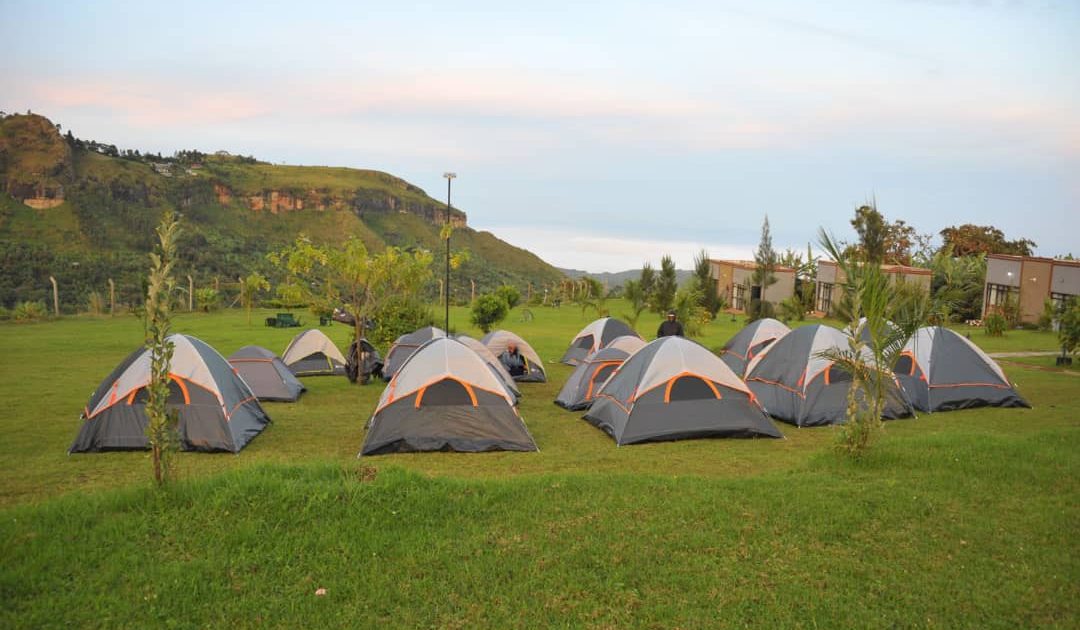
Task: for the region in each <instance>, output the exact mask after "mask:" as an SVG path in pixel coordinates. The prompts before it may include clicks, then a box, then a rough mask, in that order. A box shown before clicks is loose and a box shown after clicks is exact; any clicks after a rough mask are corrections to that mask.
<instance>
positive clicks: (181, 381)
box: [169, 372, 191, 405]
mask: <svg viewBox="0 0 1080 630" xmlns="http://www.w3.org/2000/svg"><path fill="white" fill-rule="evenodd" d="M169 378H171V379H172V380H174V381H176V384H177V385H179V386H180V393H182V394H183V395H184V404H185V405H190V404H191V393H189V392H188V388H187V383H186V382H185V381H184V379H183V378H181V377H179V376H177V375H176V374H173V373H171V372H170V373H169Z"/></svg>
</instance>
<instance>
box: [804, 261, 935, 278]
mask: <svg viewBox="0 0 1080 630" xmlns="http://www.w3.org/2000/svg"><path fill="white" fill-rule="evenodd" d="M818 265H819V266H820V265H831V266H833V267H837V266H839V265H837V264H836V261H835V260H819V261H818ZM881 270H882V271H884V272H885V273H902V274H904V275H909V276H929V275H933V273H934V272H933V271H931V270H929V269H925V268H923V267H912V266H909V265H881Z"/></svg>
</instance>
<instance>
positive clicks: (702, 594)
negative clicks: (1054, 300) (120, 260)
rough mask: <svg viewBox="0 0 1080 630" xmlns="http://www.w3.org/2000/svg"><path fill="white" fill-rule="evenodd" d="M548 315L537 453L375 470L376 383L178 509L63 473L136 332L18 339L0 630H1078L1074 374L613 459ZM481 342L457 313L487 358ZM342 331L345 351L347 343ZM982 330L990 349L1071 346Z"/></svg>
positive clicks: (645, 327)
mask: <svg viewBox="0 0 1080 630" xmlns="http://www.w3.org/2000/svg"><path fill="white" fill-rule="evenodd" d="M608 306H609V308H611V310H612V314H613V315H616V316H618V315H619V314H620V312H621V311H622V310H625V307H622V306H621V305H620V304H619V303H618V302H609V303H608ZM268 313H269V312H265V313H264V312H256V313H255V314H254V315H253V322H254V323H253V324H252V325H250V326H249V325H248V324H247V323H246V321H245V316H244V315H243V314H242V313H238V312H227V313H221V314H214V315H181V316H179V317H178V318H177V320H176V322H175V326H174V328H175V330H177V331H179V332H186V333H190V334H193V335H195V336H197V337H199V338H201V339H203V340H205V341H207V342H208V343H210V344H211V345H213V346H214V347H216V348H217V349H218V350H219V351H221V352H222V353H223V354H225V355H228V354H230V353H231V352H232V351H234V350H235V349H237V348H239V347H240V346H242V345H247V344H249V343H257V344H260V345H265V346H266V347H268V348H270V349H272V350H275V351H277V352H281V351H282V350H284V347H285V345H286V343H287V342H288V340H289V339H290V338H291V336H292V334H294V333H295V332H297V330H296V329H294V330H292V331H286V330H276V329H270V328H265V327H263V326H261V325H260V324H259V322H261V321H262V318H263V317H265V316H266V314H268ZM532 313H533V314H534V318H533V319H532V321H528V322H524V321H522V318H521V313H520V311H519V310H518V311H514V312H513V313H511V315H510V317H508V318H507V320H506V321H505V322H504V323H503V327H505V328H508V329H511V330H514V331H516V332H518V333H519V334H521V335H522V336H523V337H525V338H526V339H527V340H528V341H530V343H531V344H532V345H533V346H534V347H535V348H536V349H537V351H538V352H539V353H540V355H541V356H542V357H543V358H544V359H545V361H549V363H548V365H547V366H546V367H547V369H548V378H549V382H548V383H546V384H536V385H533V384H525V385H523V386H522V390H523V393H524V399H523V401H522V403H521V415H522V417H523V418H524V420H525V421H526V423H527V424H528V426H529V430H530V431H531V432H532V434H533V436H534V438H535V439H536V442H537V443H538V445H539V446H540V452H539V453H486V454H452V453H430V454H413V455H392V456H382V457H374V458H364V459H362V460H357V459H356V453H357V452H358V451H359V449H360V446H361V444H362V442H363V438H364V430H363V426H364V422H365V421H366V420H367V418H368V416H369V415H370V413H371V411H372V410H373V407H374V405H375V401H376V399H377V398H378V396H379V394H380V392H381V386H379V385H370V386H367V387H358V386H351V385H349V384H348V383H347V381H346V380H345V379H343V378H327V377H322V378H309V379H306V381H305V384H306V385H307V386H308V387H309V391H308V393H307V394H305V395H304V397H303V398H302V399H301V401H300V403H298V404H293V405H289V404H274V403H268V404H267V405H266V408H267V411H268V413H269V414H270V415H271V417H272V418H273V420H274V422H273V424H272V425H271V426H270V427H268V428H267V429H266V430H265V431H264V432H263V434H262V435H260V436H259V437H257V438H256V439H255V440H254V441H253V442H252V443H251V444H250V445H249V446H248V447H247V448H246V449H245V450H244V451H243V452H241V453H240V454H239V455H207V454H187V453H181V454H179V455H177V456H176V465H177V470H178V472H179V476H180V478H181V480H180V481H179V482H178V483H175V484H173V486H172V487H170V488H169V489H168V490H166V491H164V492H162V491H157V490H154V489H153V488H151V487H150V481H149V480H150V463H149V460H148V457H147V455H146V454H145V453H107V454H88V455H73V456H68V455H67V454H66V449H67V447H68V445H69V444H70V442H71V440H72V439H73V438H74V436H75V433H76V432H77V430H78V426H79V422H80V420H79V418H78V416H79V412H80V410H81V408H82V406H83V405H84V404H85V402H86V398H87V397H88V396H89V394H90V392H91V391H92V390H93V389H94V388H95V387H96V386H97V384H98V383H99V382H100V380H101V379H102V378H104V377H105V376H106V375H107V374H108V372H109V371H110V370H111V369H112V368H113V367H114V366H115V364H116V363H117V362H119V361H120V360H121V359H122V358H123V357H124V356H126V355H127V353H128V352H130V351H131V350H132V349H134V348H135V347H136V346H138V345H139V344H140V341H141V333H142V329H141V324H140V322H139V321H138V320H136V319H133V318H129V317H124V318H117V319H108V318H89V317H87V318H70V319H64V320H61V321H56V322H48V323H41V324H29V325H15V324H3V325H0V347H3V348H4V357H3V360H0V399H2V400H3V401H4V402H5V413H3V414H2V415H0V426H2V427H3V429H4V436H5V439H4V440H2V441H0V545H2V546H0V554H2V557H3V558H4V561H3V563H2V565H0V601H2V602H3V606H2V607H0V626H2V627H13V628H15V627H59V626H74V627H139V628H142V627H159V626H161V627H221V626H226V625H229V626H236V627H267V626H269V627H288V628H293V627H323V626H331V627H365V626H373V625H375V624H389V625H394V626H408V627H415V626H426V627H505V626H509V627H547V626H572V627H623V626H637V627H664V628H666V627H718V626H744V625H754V626H763V627H881V626H890V627H911V626H917V627H980V628H982V627H1000V628H1016V627H1032V626H1050V627H1076V626H1077V623H1078V621H1077V613H1078V608H1080V607H1078V605H1077V602H1078V601H1080V586H1078V585H1080V568H1078V563H1077V560H1076V556H1077V553H1076V551H1077V544H1076V543H1075V542H1074V539H1075V536H1074V535H1073V534H1072V533H1071V532H1072V531H1073V530H1072V527H1074V526H1075V523H1076V522H1077V518H1078V516H1080V509H1078V506H1080V487H1078V478H1077V473H1078V466H1077V464H1078V459H1080V458H1078V456H1077V452H1078V451H1077V448H1076V447H1075V444H1074V443H1073V442H1072V441H1073V440H1074V439H1077V438H1078V437H1080V431H1078V429H1080V421H1078V420H1080V402H1078V399H1080V396H1078V395H1080V378H1077V376H1076V374H1075V373H1063V372H1061V371H1055V370H1052V369H1046V367H1045V366H1044V365H1041V364H1038V363H1036V362H1034V360H1033V361H1032V362H1028V361H1026V360H1025V361H1015V362H1014V361H1010V362H1009V363H1007V364H1003V366H1004V368H1005V370H1006V373H1007V374H1008V375H1009V376H1010V378H1011V379H1012V380H1014V381H1015V382H1016V383H1017V387H1018V389H1019V390H1020V392H1021V394H1023V395H1024V396H1025V397H1027V399H1028V400H1029V401H1030V402H1031V403H1032V404H1033V405H1034V408H1033V409H1030V410H1017V409H1005V410H998V409H991V410H985V409H984V410H970V411H962V412H953V413H941V414H933V415H929V414H927V415H922V416H920V417H919V418H918V419H914V420H902V421H895V422H891V423H889V424H888V425H887V428H886V431H885V433H884V435H883V436H882V439H881V441H880V442H879V444H878V445H876V446H875V448H874V449H873V450H872V451H871V453H870V454H869V456H868V457H866V458H865V459H864V460H862V461H859V462H852V461H849V460H847V459H844V458H842V457H840V456H838V455H836V454H835V453H834V452H833V450H832V448H831V447H832V445H833V443H834V441H835V437H836V431H835V430H834V429H830V428H824V429H801V430H800V429H796V428H794V427H790V426H788V425H784V424H780V425H778V426H779V427H780V429H781V431H783V432H784V434H785V435H786V439H784V440H696V441H685V442H674V443H664V444H648V445H641V446H627V447H621V448H617V447H615V446H614V443H613V442H612V441H611V440H610V439H609V438H608V437H607V436H606V435H604V434H602V433H601V432H600V431H598V430H597V429H595V428H594V427H592V426H591V425H589V424H588V423H586V422H584V421H582V420H581V419H580V415H579V414H575V413H571V412H567V411H564V410H562V409H560V408H558V407H556V406H555V405H554V404H553V403H552V400H553V399H554V397H555V394H556V392H557V391H558V389H559V387H560V386H561V385H562V382H563V381H564V380H565V379H566V377H567V376H568V375H569V373H570V368H568V367H566V366H562V365H559V364H557V363H555V361H557V360H558V358H559V357H560V356H561V354H562V352H563V350H564V349H565V347H566V345H567V343H568V342H569V340H570V338H571V337H572V336H573V335H574V333H576V332H577V331H578V330H579V329H580V328H581V327H582V326H584V325H585V324H586V323H588V322H589V321H591V320H592V319H593V317H594V315H593V314H587V315H582V313H581V311H580V310H579V309H577V308H572V307H564V308H562V309H550V308H535V309H532ZM305 319H307V317H306V316H305ZM467 321H468V317H467V313H466V311H465V309H454V310H453V312H452V325H453V326H454V327H455V328H456V329H458V330H459V331H461V332H471V333H472V334H474V335H477V336H479V331H476V330H472V329H470V327H469V326H468V325H467V324H466V322H467ZM657 324H658V319H657V318H656V317H655V316H649V315H646V316H643V318H642V321H641V322H640V324H639V327H638V328H639V330H640V331H641V332H643V333H646V334H647V336H649V337H650V338H651V334H649V333H652V332H654V331H655V329H656V326H657ZM741 325H742V321H741V320H740V321H735V322H733V321H730V320H729V319H728V318H726V317H722V318H721V319H719V320H718V321H717V322H715V323H713V324H712V325H710V326H709V327H708V328H707V330H706V334H705V335H704V336H703V337H702V338H700V339H699V340H700V341H702V342H703V343H704V344H705V345H706V346H708V347H715V346H719V345H722V344H723V343H724V341H726V339H727V338H728V337H730V335H731V334H733V333H734V332H735V331H736V330H737V329H738V328H739V327H740V326H741ZM324 331H327V332H328V333H329V334H330V335H331V337H332V338H333V339H334V340H335V341H336V342H337V343H338V344H339V345H340V346H342V347H344V346H345V344H346V341H347V339H348V336H349V332H350V331H349V330H348V329H347V328H346V327H344V326H341V325H335V326H334V327H333V328H324ZM961 331H962V332H970V335H971V338H972V340H973V341H975V342H976V343H978V344H979V345H981V346H983V347H984V348H986V349H987V350H989V351H1015V350H1054V346H1055V341H1054V337H1053V335H1051V334H1048V333H1038V332H1027V331H1012V332H1010V333H1009V334H1008V335H1007V336H1006V337H1004V338H1001V339H992V338H989V337H986V336H985V334H984V333H983V332H982V331H980V330H972V331H965V330H964V329H961ZM382 350H383V351H385V349H382ZM1050 364H1051V365H1052V360H1051V361H1050ZM1070 523H1071V524H1072V525H1070ZM318 588H325V589H326V590H327V592H326V595H325V596H321V597H320V596H316V595H315V590H316V589H318Z"/></svg>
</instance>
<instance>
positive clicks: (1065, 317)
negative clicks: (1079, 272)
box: [1058, 297, 1080, 354]
mask: <svg viewBox="0 0 1080 630" xmlns="http://www.w3.org/2000/svg"><path fill="white" fill-rule="evenodd" d="M1058 321H1059V322H1060V325H1059V328H1058V341H1059V342H1060V343H1061V349H1062V350H1064V351H1065V352H1070V353H1073V354H1077V353H1080V298H1075V297H1074V298H1071V299H1070V300H1069V301H1068V302H1067V303H1066V304H1065V308H1064V309H1062V311H1061V317H1060V319H1059V320H1058Z"/></svg>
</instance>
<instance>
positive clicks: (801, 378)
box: [765, 368, 806, 391]
mask: <svg viewBox="0 0 1080 630" xmlns="http://www.w3.org/2000/svg"><path fill="white" fill-rule="evenodd" d="M805 380H806V368H803V371H802V374H801V375H800V376H799V380H798V381H797V382H796V383H795V386H796V387H802V386H803V385H804V384H805V383H804V382H803V381H805ZM765 382H768V381H765ZM792 391H794V390H792Z"/></svg>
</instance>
